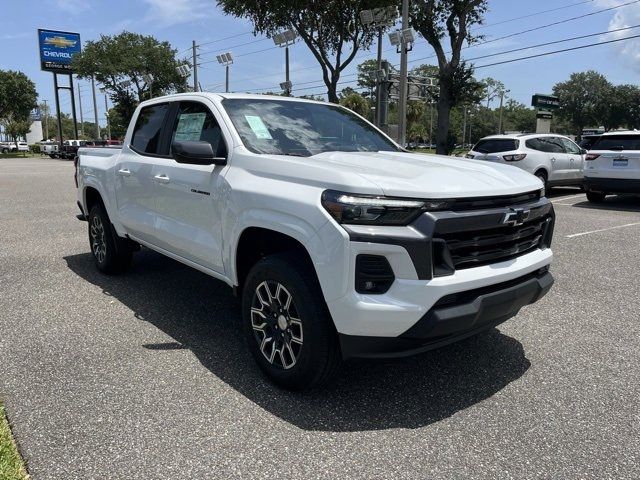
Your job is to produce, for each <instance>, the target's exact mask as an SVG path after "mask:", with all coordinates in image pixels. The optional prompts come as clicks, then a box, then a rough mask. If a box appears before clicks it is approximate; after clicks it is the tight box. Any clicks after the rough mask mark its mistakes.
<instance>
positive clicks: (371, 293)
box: [76, 93, 555, 389]
mask: <svg viewBox="0 0 640 480" xmlns="http://www.w3.org/2000/svg"><path fill="white" fill-rule="evenodd" d="M76 181H77V186H78V204H79V207H80V209H81V211H82V213H81V214H80V215H79V218H81V219H86V220H88V224H89V240H90V245H91V252H92V253H93V256H94V259H95V263H96V266H97V268H98V269H100V270H101V271H103V272H105V273H115V272H122V271H123V270H125V269H126V267H127V266H128V265H129V263H130V262H131V259H132V252H134V251H135V250H136V249H137V248H139V246H140V245H142V246H144V247H147V248H150V249H153V250H155V251H157V252H160V253H161V254H164V255H167V256H169V257H171V258H173V259H175V260H177V261H179V262H182V263H184V264H187V265H189V266H192V267H194V268H196V269H198V270H200V271H202V272H205V273H207V274H209V275H211V276H213V277H215V278H217V279H220V280H222V281H223V282H226V283H227V284H228V285H230V286H231V287H233V288H234V290H235V291H236V292H237V294H238V295H239V296H240V298H241V302H242V326H243V332H244V336H245V337H246V340H247V345H248V348H249V349H250V350H251V352H252V354H253V356H254V357H255V359H256V362H257V363H258V365H259V366H260V367H261V368H262V370H263V371H264V372H265V373H266V374H267V375H268V376H269V377H270V378H271V379H272V380H273V381H275V382H276V383H278V384H280V385H282V386H284V387H286V388H290V389H305V388H309V387H313V386H317V385H320V384H321V383H323V382H325V381H326V380H328V379H329V378H330V377H331V376H332V374H333V373H334V372H335V370H336V368H337V366H338V365H339V364H340V362H341V360H343V359H348V358H353V357H392V356H404V355H410V354H414V353H418V352H422V351H426V350H430V349H433V348H436V347H439V346H442V345H445V344H448V343H451V342H454V341H457V340H460V339H462V338H465V337H468V336H470V335H473V334H475V333H477V332H480V331H482V330H484V329H487V328H490V327H493V326H495V325H497V324H499V323H501V322H503V321H505V320H507V319H509V318H511V317H513V316H514V315H516V314H517V313H518V311H519V310H520V308H522V307H523V306H525V305H527V304H530V303H533V302H535V301H537V300H538V299H539V298H541V297H542V296H543V295H544V294H546V293H547V291H548V290H549V289H550V288H551V285H552V284H553V277H552V276H551V274H550V272H549V266H550V263H551V259H552V253H551V249H550V244H551V239H552V235H553V226H554V218H555V216H554V211H553V207H552V205H551V203H550V202H549V200H548V199H547V198H546V197H545V192H544V190H543V189H542V183H541V182H540V180H538V179H537V178H536V177H534V176H533V175H531V174H529V173H527V172H525V171H523V170H520V169H518V168H515V167H512V166H508V165H500V164H487V163H484V162H475V161H473V160H467V159H457V158H451V157H444V156H435V155H421V154H414V153H408V152H406V151H404V150H403V149H401V148H400V147H399V146H398V145H397V144H396V143H394V142H393V141H392V140H391V139H389V138H388V137H387V136H386V135H385V134H383V133H382V132H381V131H379V130H378V129H377V128H376V127H374V126H373V125H371V124H370V123H368V122H367V121H366V120H364V119H363V118H361V117H359V116H358V115H356V114H354V113H353V112H351V111H349V110H347V109H345V108H343V107H340V106H337V105H332V104H326V103H322V102H313V101H307V100H299V99H293V98H282V97H269V96H263V95H243V94H211V93H189V94H177V95H170V96H166V97H161V98H156V99H153V100H150V101H147V102H143V103H142V104H141V105H140V106H139V107H138V108H137V110H136V112H135V115H134V117H133V119H132V120H131V124H130V126H129V129H128V131H127V135H126V137H125V141H124V145H123V147H122V148H121V149H112V148H110V149H104V148H81V149H80V151H79V159H78V161H77V170H76Z"/></svg>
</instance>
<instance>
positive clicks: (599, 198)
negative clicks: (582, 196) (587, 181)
mask: <svg viewBox="0 0 640 480" xmlns="http://www.w3.org/2000/svg"><path fill="white" fill-rule="evenodd" d="M606 196H607V194H606V193H600V192H587V200H589V201H590V202H593V203H602V202H604V198H605V197H606Z"/></svg>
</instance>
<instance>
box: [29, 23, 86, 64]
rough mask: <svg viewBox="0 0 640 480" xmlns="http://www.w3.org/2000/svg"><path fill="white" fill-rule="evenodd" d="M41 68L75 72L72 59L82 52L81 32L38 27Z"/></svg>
mask: <svg viewBox="0 0 640 480" xmlns="http://www.w3.org/2000/svg"><path fill="white" fill-rule="evenodd" d="M38 41H39V45H40V68H41V69H42V70H45V71H48V72H57V73H73V70H72V69H71V59H72V58H73V55H75V54H76V53H79V52H80V48H81V44H80V34H79V33H71V32H58V31H55V30H43V29H38Z"/></svg>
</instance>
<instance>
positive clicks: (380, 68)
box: [376, 27, 384, 128]
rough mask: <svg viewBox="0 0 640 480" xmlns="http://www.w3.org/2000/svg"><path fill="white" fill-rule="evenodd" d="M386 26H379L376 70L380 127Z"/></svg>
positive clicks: (379, 122) (380, 121)
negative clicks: (383, 42)
mask: <svg viewBox="0 0 640 480" xmlns="http://www.w3.org/2000/svg"><path fill="white" fill-rule="evenodd" d="M383 31H384V27H378V63H377V70H376V79H377V82H376V126H377V127H378V128H380V127H381V126H382V115H381V114H380V109H381V108H382V106H381V105H382V99H381V95H380V92H382V76H381V75H380V71H381V70H382V32H383Z"/></svg>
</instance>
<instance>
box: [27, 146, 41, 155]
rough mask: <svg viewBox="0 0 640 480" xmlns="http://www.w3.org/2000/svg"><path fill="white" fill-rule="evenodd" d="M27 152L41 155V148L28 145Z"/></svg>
mask: <svg viewBox="0 0 640 480" xmlns="http://www.w3.org/2000/svg"><path fill="white" fill-rule="evenodd" d="M29 151H30V152H31V153H37V154H40V153H42V147H40V145H38V144H35V145H29Z"/></svg>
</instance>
